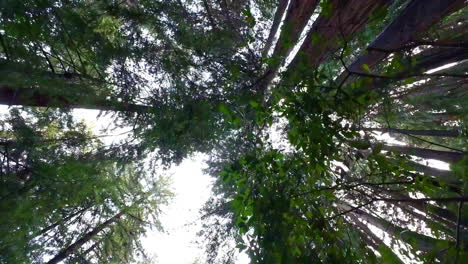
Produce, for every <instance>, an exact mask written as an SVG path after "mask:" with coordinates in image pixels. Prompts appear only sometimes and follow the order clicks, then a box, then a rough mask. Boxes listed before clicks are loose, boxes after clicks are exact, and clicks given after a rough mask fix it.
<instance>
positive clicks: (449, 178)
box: [409, 162, 461, 184]
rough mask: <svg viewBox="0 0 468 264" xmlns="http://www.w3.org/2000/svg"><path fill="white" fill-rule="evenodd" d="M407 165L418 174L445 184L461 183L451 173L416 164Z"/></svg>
mask: <svg viewBox="0 0 468 264" xmlns="http://www.w3.org/2000/svg"><path fill="white" fill-rule="evenodd" d="M409 165H410V166H411V167H413V168H414V169H415V170H416V171H418V172H421V173H424V174H426V175H428V176H432V177H434V178H436V179H440V180H442V181H444V182H446V183H451V184H460V183H461V181H460V179H458V178H457V177H456V176H455V174H454V173H453V172H452V171H449V170H441V169H437V168H433V167H429V166H425V165H423V164H420V163H417V162H409Z"/></svg>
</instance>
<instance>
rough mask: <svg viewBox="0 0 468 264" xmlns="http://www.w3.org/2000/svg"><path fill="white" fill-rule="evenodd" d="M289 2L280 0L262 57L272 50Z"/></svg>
mask: <svg viewBox="0 0 468 264" xmlns="http://www.w3.org/2000/svg"><path fill="white" fill-rule="evenodd" d="M291 1H294V0H291ZM288 2H289V1H288V0H280V2H279V4H278V7H277V8H276V11H275V16H274V18H273V24H272V25H271V28H270V33H269V34H268V39H267V41H266V43H265V46H264V47H263V51H262V57H264V58H265V57H266V56H267V55H268V51H270V49H271V46H272V45H273V40H274V38H275V35H276V32H277V31H278V28H279V25H280V24H281V19H282V18H283V15H284V12H285V11H286V9H287V8H288Z"/></svg>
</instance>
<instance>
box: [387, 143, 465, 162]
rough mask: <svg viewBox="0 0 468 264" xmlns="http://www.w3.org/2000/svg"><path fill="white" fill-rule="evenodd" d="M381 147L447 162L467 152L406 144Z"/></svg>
mask: <svg viewBox="0 0 468 264" xmlns="http://www.w3.org/2000/svg"><path fill="white" fill-rule="evenodd" d="M382 149H384V150H387V151H393V152H399V153H402V154H407V155H413V156H417V157H420V158H424V159H435V160H441V161H445V162H449V163H456V162H458V161H460V160H462V159H463V158H465V157H467V156H468V154H467V153H460V152H451V151H440V150H432V149H424V148H416V147H408V146H390V145H383V148H382Z"/></svg>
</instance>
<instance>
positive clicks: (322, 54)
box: [288, 0, 392, 73]
mask: <svg viewBox="0 0 468 264" xmlns="http://www.w3.org/2000/svg"><path fill="white" fill-rule="evenodd" d="M391 2H392V1H391V0H350V1H346V3H342V2H341V1H339V0H332V1H330V4H331V5H332V8H331V11H330V12H331V14H320V16H319V17H318V18H317V20H316V21H315V22H314V24H313V25H312V28H311V30H310V31H309V33H308V35H307V37H306V39H305V40H304V43H303V44H302V46H301V48H300V49H299V51H298V53H297V54H296V56H295V57H294V59H293V61H292V62H291V64H290V65H289V67H288V72H290V73H292V72H295V71H297V69H298V68H300V67H301V66H302V67H307V68H312V69H313V68H315V67H317V66H318V65H319V64H320V63H322V62H323V61H324V60H325V59H326V58H327V57H329V55H330V54H331V52H333V51H335V50H337V49H338V47H339V46H340V43H342V41H349V39H350V38H351V37H352V36H354V35H355V34H356V33H357V32H359V31H361V30H362V29H363V28H364V27H365V25H366V24H367V22H368V21H369V18H370V16H371V15H372V13H373V12H374V11H375V10H377V9H378V8H385V7H387V6H388V5H389V4H390V3H391Z"/></svg>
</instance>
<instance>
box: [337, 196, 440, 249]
mask: <svg viewBox="0 0 468 264" xmlns="http://www.w3.org/2000/svg"><path fill="white" fill-rule="evenodd" d="M343 208H344V209H345V210H350V209H351V206H349V205H347V204H345V205H343ZM352 213H353V214H355V215H356V216H357V217H359V218H360V219H362V220H364V221H365V222H367V223H369V224H371V225H373V226H375V227H377V228H379V229H380V230H382V231H384V232H387V233H388V234H390V235H391V236H392V237H394V238H395V239H401V240H403V241H405V242H409V241H416V243H415V245H416V248H415V249H414V250H415V251H417V250H422V251H425V252H428V251H430V250H431V249H433V248H434V247H436V244H437V243H438V242H440V241H443V240H440V239H436V238H432V237H428V236H425V235H422V234H419V233H417V232H414V231H409V230H408V229H406V228H403V227H400V226H397V225H394V224H392V223H391V222H389V221H387V220H385V219H383V218H379V217H375V216H373V215H372V214H370V213H367V212H365V211H363V210H361V209H355V210H353V211H352Z"/></svg>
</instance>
